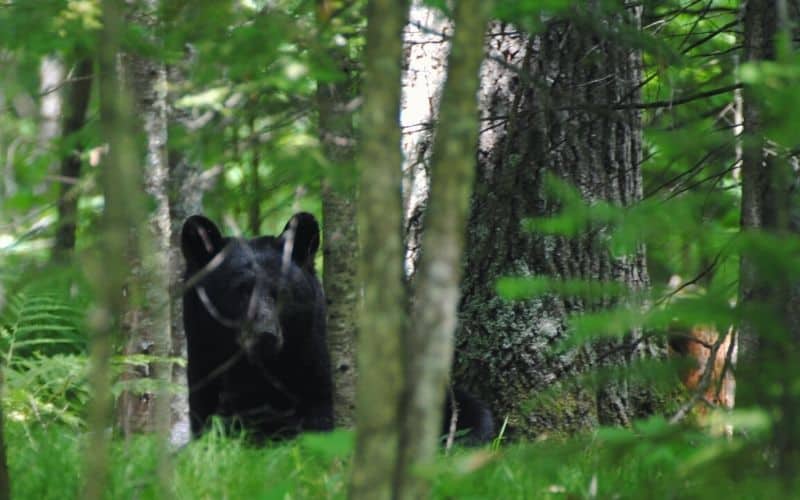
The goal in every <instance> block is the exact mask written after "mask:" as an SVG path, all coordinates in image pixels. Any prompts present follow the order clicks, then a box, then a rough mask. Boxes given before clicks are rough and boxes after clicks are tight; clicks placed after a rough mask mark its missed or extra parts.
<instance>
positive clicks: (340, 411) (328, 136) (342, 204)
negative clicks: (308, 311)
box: [317, 49, 358, 427]
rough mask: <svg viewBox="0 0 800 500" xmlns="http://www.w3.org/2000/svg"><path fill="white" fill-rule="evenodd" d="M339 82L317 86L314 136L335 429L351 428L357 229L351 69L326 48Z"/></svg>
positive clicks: (344, 56)
mask: <svg viewBox="0 0 800 500" xmlns="http://www.w3.org/2000/svg"><path fill="white" fill-rule="evenodd" d="M328 52H329V56H330V58H331V59H332V60H333V61H336V62H337V64H338V66H339V67H338V68H337V69H339V71H340V72H341V75H342V79H341V80H338V81H335V82H319V83H318V84H317V103H318V106H319V134H320V140H321V141H322V145H323V147H324V149H325V156H326V157H327V159H328V160H329V161H330V162H331V167H332V168H331V175H330V176H329V177H328V178H327V179H325V180H324V181H323V186H322V218H323V222H324V223H323V225H322V239H323V241H324V250H323V255H324V259H325V264H324V267H323V276H322V283H323V286H324V288H325V298H326V300H327V304H328V310H327V312H328V321H327V324H328V349H329V350H330V354H331V366H332V369H333V387H334V393H333V412H334V417H335V419H336V425H337V426H338V427H352V426H353V424H354V417H355V406H356V405H355V399H356V396H355V392H356V370H355V368H356V366H355V350H356V326H357V325H356V304H357V302H358V283H357V281H356V274H357V271H356V266H357V262H358V260H357V259H356V258H354V257H355V256H357V255H358V231H357V229H356V224H355V220H356V191H355V185H354V184H353V182H352V181H351V180H350V179H351V178H352V177H353V175H352V172H351V170H352V167H353V165H354V163H355V157H354V147H353V146H354V142H355V132H354V130H353V116H352V110H351V108H352V106H351V102H352V100H353V99H354V98H355V85H356V81H355V80H356V78H355V68H354V67H353V62H352V61H350V60H349V58H348V57H347V54H346V52H345V51H344V50H341V49H338V50H337V49H329V51H328Z"/></svg>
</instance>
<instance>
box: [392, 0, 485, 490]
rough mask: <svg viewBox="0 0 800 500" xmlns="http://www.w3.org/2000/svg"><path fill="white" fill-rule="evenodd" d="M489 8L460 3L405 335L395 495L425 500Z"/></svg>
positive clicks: (481, 2) (446, 370)
mask: <svg viewBox="0 0 800 500" xmlns="http://www.w3.org/2000/svg"><path fill="white" fill-rule="evenodd" d="M489 5H490V4H489V3H488V2H486V1H485V0H460V1H459V2H458V3H456V6H455V13H454V14H455V15H454V21H455V33H454V37H453V43H452V51H451V53H450V57H449V62H448V70H447V80H446V83H445V85H444V92H443V97H442V100H441V108H440V121H439V124H438V127H437V134H436V138H435V141H434V147H433V158H432V166H431V167H432V168H431V174H432V177H431V189H430V201H429V203H428V211H427V214H426V216H425V222H426V229H425V234H424V236H423V239H422V249H421V250H422V253H421V255H420V261H419V270H418V272H417V276H416V283H415V293H414V301H413V305H412V314H411V328H410V329H409V331H408V333H407V334H406V341H405V359H406V364H405V366H406V369H405V372H406V384H407V386H408V387H407V389H406V397H405V401H404V405H403V410H402V414H401V418H400V422H401V424H402V434H401V441H400V462H399V467H398V484H399V494H398V497H399V498H408V499H416V498H424V497H426V496H427V495H428V494H429V490H428V488H429V484H428V480H427V479H426V478H424V477H423V476H421V475H420V474H418V473H416V471H419V470H425V468H426V467H429V466H430V465H431V464H432V462H433V460H434V458H435V455H436V451H437V449H438V446H439V435H440V433H441V425H442V418H443V415H442V409H443V407H444V395H445V391H446V387H447V382H448V380H449V375H450V364H451V362H452V359H453V337H454V334H455V328H456V321H457V309H458V298H459V285H460V282H461V270H462V269H461V258H462V253H463V248H464V233H465V231H466V228H465V224H466V219H467V213H468V210H469V198H470V193H471V190H472V179H473V177H474V172H475V154H474V151H475V147H476V145H477V139H478V108H477V91H478V81H479V78H478V68H479V67H480V64H481V61H482V59H483V47H484V43H483V41H484V37H483V35H484V32H485V30H486V24H487V21H488V13H489Z"/></svg>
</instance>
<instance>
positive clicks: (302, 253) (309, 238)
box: [280, 212, 319, 270]
mask: <svg viewBox="0 0 800 500" xmlns="http://www.w3.org/2000/svg"><path fill="white" fill-rule="evenodd" d="M280 238H281V240H283V241H287V240H288V239H290V238H293V240H294V243H293V245H292V260H294V261H295V263H297V265H299V266H301V267H305V268H307V269H309V270H313V269H314V257H315V256H316V254H317V250H318V249H319V224H318V223H317V219H315V218H314V216H313V215H311V214H310V213H308V212H298V213H296V214H294V215H293V216H292V218H291V219H289V222H287V223H286V226H285V227H284V228H283V232H282V233H281V236H280Z"/></svg>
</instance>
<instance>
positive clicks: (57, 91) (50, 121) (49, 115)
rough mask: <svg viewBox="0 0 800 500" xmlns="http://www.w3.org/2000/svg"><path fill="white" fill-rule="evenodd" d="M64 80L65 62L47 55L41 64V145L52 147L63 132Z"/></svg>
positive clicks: (42, 147) (44, 147)
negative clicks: (62, 90) (62, 93)
mask: <svg viewBox="0 0 800 500" xmlns="http://www.w3.org/2000/svg"><path fill="white" fill-rule="evenodd" d="M63 82H64V63H63V62H61V60H60V59H59V58H58V57H55V56H46V57H44V58H42V63H41V64H40V65H39V92H40V93H41V94H42V101H41V107H40V108H39V117H40V118H41V124H40V125H39V147H40V148H41V149H43V150H46V149H48V148H51V147H52V146H53V141H54V140H55V139H56V138H57V137H58V135H59V133H60V132H61V123H60V118H61V108H62V107H63V99H62V96H61V84H62V83H63Z"/></svg>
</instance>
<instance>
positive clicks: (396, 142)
mask: <svg viewBox="0 0 800 500" xmlns="http://www.w3.org/2000/svg"><path fill="white" fill-rule="evenodd" d="M407 15H408V9H407V5H406V2H405V1H396V0H372V1H370V2H369V3H368V4H367V45H366V54H365V71H366V74H365V78H364V87H363V88H364V92H363V96H364V105H363V110H362V119H361V124H362V126H361V130H362V143H361V148H362V149H361V152H360V154H359V166H360V170H361V179H360V192H359V205H358V228H359V242H360V248H361V257H360V276H361V283H362V284H363V287H364V290H363V291H364V295H363V300H362V303H361V308H360V313H359V314H360V320H359V329H358V330H359V337H358V352H357V363H358V380H357V383H356V384H357V385H356V429H357V433H356V449H355V456H354V457H353V469H352V477H351V485H350V498H353V499H356V500H357V499H361V498H368V499H389V498H391V497H392V492H393V488H394V485H393V478H394V471H395V467H396V460H397V449H398V447H397V446H398V434H399V433H398V427H399V422H398V412H399V406H400V398H401V393H402V389H403V364H402V342H401V339H402V333H403V331H404V328H405V317H406V314H405V312H406V296H405V287H404V283H403V240H402V237H401V233H402V202H401V199H400V183H401V170H400V167H401V162H402V159H401V155H400V127H399V125H398V122H397V118H398V115H399V107H400V71H401V67H402V49H403V45H402V37H401V34H402V29H403V26H405V23H406V18H407Z"/></svg>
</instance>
